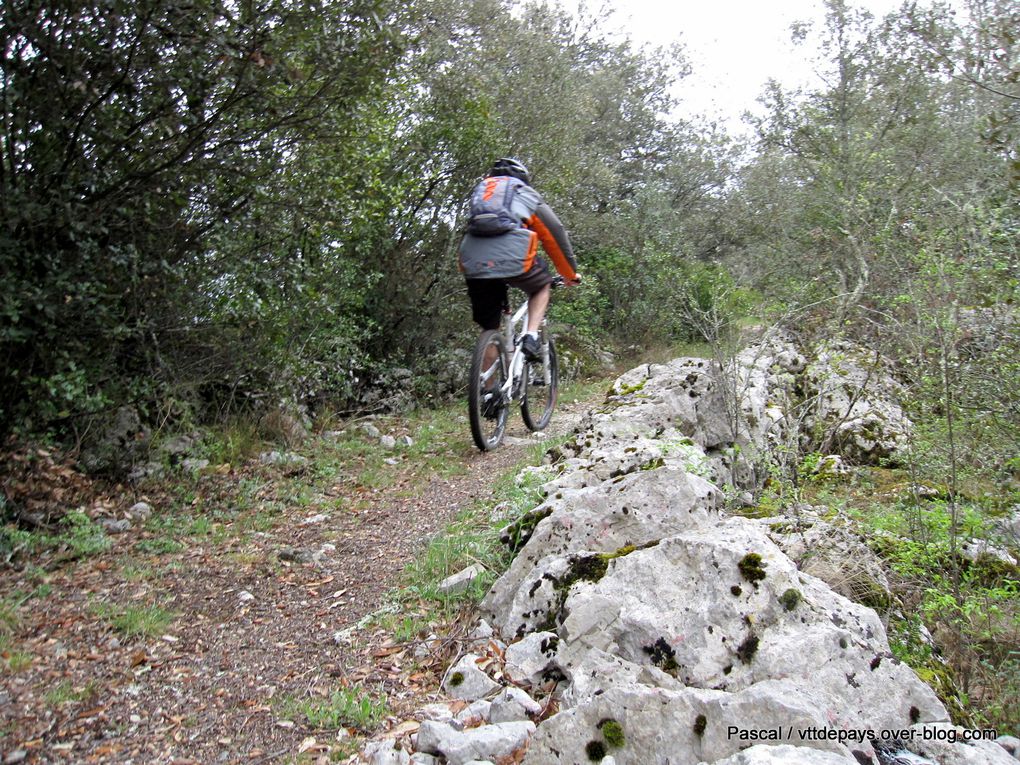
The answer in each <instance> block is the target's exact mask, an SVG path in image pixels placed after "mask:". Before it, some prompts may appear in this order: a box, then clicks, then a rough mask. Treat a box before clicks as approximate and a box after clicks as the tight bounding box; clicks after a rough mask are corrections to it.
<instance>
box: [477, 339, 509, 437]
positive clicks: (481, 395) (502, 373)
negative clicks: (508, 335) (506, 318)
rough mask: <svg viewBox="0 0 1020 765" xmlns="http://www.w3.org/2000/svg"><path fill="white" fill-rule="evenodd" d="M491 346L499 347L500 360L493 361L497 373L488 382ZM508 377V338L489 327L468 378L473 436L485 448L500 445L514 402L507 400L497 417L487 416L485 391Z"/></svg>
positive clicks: (500, 385)
mask: <svg viewBox="0 0 1020 765" xmlns="http://www.w3.org/2000/svg"><path fill="white" fill-rule="evenodd" d="M491 347H495V349H496V361H495V362H493V363H494V364H495V370H494V374H493V377H494V378H495V379H494V380H493V381H492V382H491V383H490V384H489V385H486V382H487V381H486V380H485V379H483V375H484V374H485V372H486V367H485V354H486V350H487V349H489V348H491ZM506 379H507V369H506V341H505V340H504V339H503V335H502V334H500V332H498V331H497V330H494V329H490V330H486V331H485V332H483V333H482V335H481V337H479V338H478V343H477V344H476V345H475V352H474V355H473V356H472V357H471V373H470V376H469V378H468V380H469V384H468V416H469V419H470V420H471V437H472V438H473V439H474V441H475V446H477V447H478V448H479V449H481V450H482V451H483V452H487V451H490V450H492V449H495V448H496V447H497V446H499V444H500V442H501V441H502V440H503V434H504V432H505V431H506V423H507V419H508V417H509V414H510V402H508V401H504V402H503V403H502V405H501V406H500V407H499V410H498V412H497V414H496V415H495V417H492V416H489V417H486V416H485V411H484V408H485V395H486V394H487V393H489V392H490V390H499V389H500V388H501V387H502V386H503V383H505V382H506Z"/></svg>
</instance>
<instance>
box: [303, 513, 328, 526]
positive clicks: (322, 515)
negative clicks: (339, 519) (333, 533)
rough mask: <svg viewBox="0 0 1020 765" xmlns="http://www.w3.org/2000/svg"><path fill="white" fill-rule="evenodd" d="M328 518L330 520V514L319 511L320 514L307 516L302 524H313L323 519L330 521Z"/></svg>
mask: <svg viewBox="0 0 1020 765" xmlns="http://www.w3.org/2000/svg"><path fill="white" fill-rule="evenodd" d="M328 520H329V516H328V515H326V514H325V513H319V514H318V515H313V516H312V517H310V518H305V519H304V520H303V521H301V525H302V526H311V525H312V524H315V523H322V522H323V521H328Z"/></svg>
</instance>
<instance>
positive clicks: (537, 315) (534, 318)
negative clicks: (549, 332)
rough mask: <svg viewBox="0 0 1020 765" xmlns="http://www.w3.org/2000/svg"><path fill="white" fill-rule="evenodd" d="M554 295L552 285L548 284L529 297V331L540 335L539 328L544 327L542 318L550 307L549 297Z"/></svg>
mask: <svg viewBox="0 0 1020 765" xmlns="http://www.w3.org/2000/svg"><path fill="white" fill-rule="evenodd" d="M550 295H552V287H550V286H549V285H548V284H547V285H545V286H544V287H542V289H540V290H538V292H535V293H533V294H532V295H531V297H529V298H528V332H532V333H534V335H535V336H536V337H537V336H538V330H539V329H541V328H542V319H544V318H545V311H546V309H547V308H548V307H549V297H550Z"/></svg>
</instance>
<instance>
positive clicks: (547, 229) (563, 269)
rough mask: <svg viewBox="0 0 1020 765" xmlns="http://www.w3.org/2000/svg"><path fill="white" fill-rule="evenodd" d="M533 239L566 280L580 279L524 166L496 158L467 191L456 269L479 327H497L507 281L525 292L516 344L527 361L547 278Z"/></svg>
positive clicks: (533, 351)
mask: <svg viewBox="0 0 1020 765" xmlns="http://www.w3.org/2000/svg"><path fill="white" fill-rule="evenodd" d="M539 242H541V243H542V247H543V249H544V250H545V252H546V254H547V255H548V256H549V257H550V258H551V259H552V262H553V264H554V265H555V266H556V270H557V271H558V272H559V274H560V275H561V276H562V277H563V278H564V280H565V281H566V283H567V284H580V283H581V277H580V276H579V275H578V273H577V261H576V259H575V258H574V251H573V248H572V247H571V246H570V238H569V237H568V236H567V232H566V229H564V228H563V224H562V223H560V219H559V218H557V217H556V213H554V212H553V211H552V208H550V207H549V205H547V204H546V203H545V202H543V201H542V197H541V196H539V194H538V192H537V191H535V189H533V188H532V187H531V175H530V174H529V173H528V169H527V168H526V167H525V166H524V165H522V164H521V163H520V162H519V161H518V160H516V159H512V158H508V157H505V158H503V159H497V160H496V162H495V163H494V164H493V166H492V169H491V170H490V171H489V174H488V175H487V176H486V177H485V178H483V179H482V180H481V181H480V182H479V183H478V184H477V185H476V186H475V189H474V192H473V193H472V195H471V211H470V215H469V219H468V230H467V233H466V234H465V235H464V238H463V239H462V240H461V244H460V270H461V271H462V272H463V274H464V277H465V279H466V281H467V290H468V296H469V297H470V299H471V315H472V318H473V319H474V320H475V322H477V323H478V324H479V325H480V326H481V328H482V330H483V331H484V330H487V329H499V321H500V316H501V315H502V313H503V311H504V310H509V308H510V302H509V298H508V296H507V285H511V286H513V287H517V288H519V289H521V290H523V291H524V292H525V293H527V295H528V326H527V331H526V333H525V334H524V336H523V338H522V340H521V350H523V351H524V355H525V357H526V358H527V359H529V360H531V361H534V360H536V359H537V358H538V353H539V342H538V332H539V329H540V328H541V326H542V319H543V318H544V317H545V312H546V308H548V306H549V296H550V294H551V291H552V288H551V287H550V285H551V284H552V280H553V279H552V275H551V274H550V273H549V269H548V268H547V266H546V264H545V261H544V260H542V258H540V257H538V255H537V252H538V243H539ZM493 357H495V349H493ZM492 360H493V359H488V360H487V361H489V362H491V361H492Z"/></svg>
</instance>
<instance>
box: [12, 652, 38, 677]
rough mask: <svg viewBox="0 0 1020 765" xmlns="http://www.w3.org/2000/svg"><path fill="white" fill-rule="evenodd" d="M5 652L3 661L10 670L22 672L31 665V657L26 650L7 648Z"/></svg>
mask: <svg viewBox="0 0 1020 765" xmlns="http://www.w3.org/2000/svg"><path fill="white" fill-rule="evenodd" d="M5 653H6V654H7V656H6V659H5V663H6V665H7V669H8V671H10V672H13V673H17V672H24V671H25V670H26V669H28V668H29V667H31V666H32V661H33V657H32V654H31V653H29V652H28V651H21V650H13V651H11V650H8V651H5Z"/></svg>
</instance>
